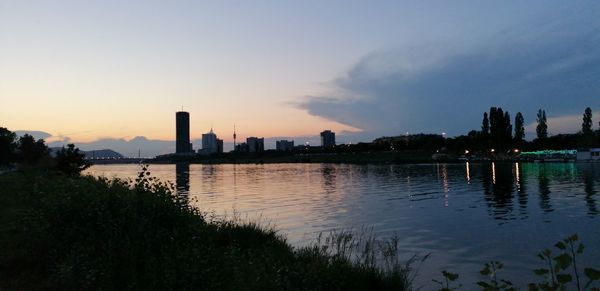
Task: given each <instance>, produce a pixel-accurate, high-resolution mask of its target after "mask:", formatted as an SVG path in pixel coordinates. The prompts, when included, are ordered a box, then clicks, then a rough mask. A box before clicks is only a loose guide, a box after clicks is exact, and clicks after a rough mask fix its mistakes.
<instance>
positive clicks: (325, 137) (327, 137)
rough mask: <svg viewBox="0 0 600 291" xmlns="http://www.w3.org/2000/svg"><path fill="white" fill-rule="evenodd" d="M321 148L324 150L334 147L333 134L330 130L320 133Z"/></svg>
mask: <svg viewBox="0 0 600 291" xmlns="http://www.w3.org/2000/svg"><path fill="white" fill-rule="evenodd" d="M321 146H322V147H324V148H332V147H335V132H333V131H331V130H325V131H323V132H321Z"/></svg>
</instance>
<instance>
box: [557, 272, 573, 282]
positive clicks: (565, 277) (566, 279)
mask: <svg viewBox="0 0 600 291" xmlns="http://www.w3.org/2000/svg"><path fill="white" fill-rule="evenodd" d="M556 280H558V283H560V284H566V283H569V282H571V280H573V277H572V276H571V275H570V274H557V275H556Z"/></svg>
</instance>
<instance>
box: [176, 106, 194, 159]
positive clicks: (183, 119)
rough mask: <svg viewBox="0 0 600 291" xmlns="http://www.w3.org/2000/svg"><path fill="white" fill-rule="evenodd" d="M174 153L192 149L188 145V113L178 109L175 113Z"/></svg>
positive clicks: (186, 151)
mask: <svg viewBox="0 0 600 291" xmlns="http://www.w3.org/2000/svg"><path fill="white" fill-rule="evenodd" d="M175 130H176V131H175V135H176V136H175V153H177V154H183V153H189V152H191V151H192V149H191V146H190V114H189V113H188V112H185V111H178V112H177V113H176V114H175Z"/></svg>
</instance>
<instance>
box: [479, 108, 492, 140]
mask: <svg viewBox="0 0 600 291" xmlns="http://www.w3.org/2000/svg"><path fill="white" fill-rule="evenodd" d="M481 134H482V135H483V136H488V135H489V134H490V121H489V119H488V114H487V112H484V113H483V122H482V124H481Z"/></svg>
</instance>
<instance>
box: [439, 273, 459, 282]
mask: <svg viewBox="0 0 600 291" xmlns="http://www.w3.org/2000/svg"><path fill="white" fill-rule="evenodd" d="M442 275H444V277H446V278H447V279H448V280H450V281H454V280H456V279H458V274H454V273H450V272H446V271H442Z"/></svg>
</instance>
